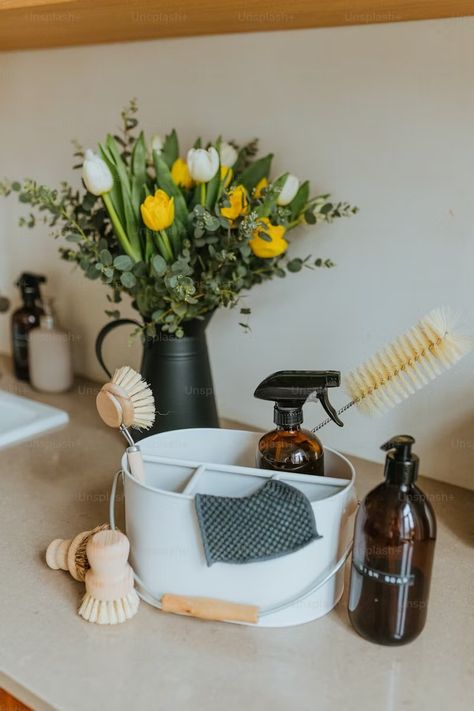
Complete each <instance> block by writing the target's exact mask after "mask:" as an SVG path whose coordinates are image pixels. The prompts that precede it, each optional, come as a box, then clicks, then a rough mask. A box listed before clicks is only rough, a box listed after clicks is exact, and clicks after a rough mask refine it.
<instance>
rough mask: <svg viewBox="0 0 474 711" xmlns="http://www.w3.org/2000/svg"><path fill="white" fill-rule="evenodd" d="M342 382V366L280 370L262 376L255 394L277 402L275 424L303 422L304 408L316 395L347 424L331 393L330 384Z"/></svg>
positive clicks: (332, 386) (328, 411) (333, 418)
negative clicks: (329, 368)
mask: <svg viewBox="0 0 474 711" xmlns="http://www.w3.org/2000/svg"><path fill="white" fill-rule="evenodd" d="M340 383H341V374H340V372H339V371H338V370H279V371H277V372H276V373H273V374H272V375H269V376H268V378H265V380H262V382H261V383H260V385H259V386H258V387H257V389H256V390H255V392H254V397H256V398H259V399H260V400H272V401H273V402H274V403H275V415H274V420H275V424H277V425H296V424H300V423H301V422H303V414H302V413H303V409H302V408H303V405H304V404H305V402H306V400H307V399H308V397H309V396H310V395H312V396H313V397H316V398H317V399H318V400H319V401H320V403H321V405H322V406H323V408H324V410H325V411H326V413H327V414H328V415H329V417H330V418H331V420H333V421H334V422H335V423H336V424H337V425H339V427H343V422H342V421H341V420H340V419H339V417H338V416H337V413H336V410H335V409H334V407H333V406H332V405H331V403H330V402H329V398H328V393H327V389H328V388H336V387H338V386H339V385H340Z"/></svg>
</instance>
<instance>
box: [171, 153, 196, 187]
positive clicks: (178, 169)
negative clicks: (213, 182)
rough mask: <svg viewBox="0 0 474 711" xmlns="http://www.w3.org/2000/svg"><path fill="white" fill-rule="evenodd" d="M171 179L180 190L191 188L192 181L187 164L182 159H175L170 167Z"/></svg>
mask: <svg viewBox="0 0 474 711" xmlns="http://www.w3.org/2000/svg"><path fill="white" fill-rule="evenodd" d="M171 177H172V178H173V180H174V182H175V183H176V185H179V186H180V187H182V188H191V187H192V185H193V179H192V178H191V173H190V172H189V168H188V164H187V163H186V161H185V160H183V159H182V158H177V159H176V160H175V162H174V163H173V165H172V167H171Z"/></svg>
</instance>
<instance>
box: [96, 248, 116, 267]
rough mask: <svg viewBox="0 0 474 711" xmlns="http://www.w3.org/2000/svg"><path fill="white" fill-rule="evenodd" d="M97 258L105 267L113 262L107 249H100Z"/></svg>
mask: <svg viewBox="0 0 474 711" xmlns="http://www.w3.org/2000/svg"><path fill="white" fill-rule="evenodd" d="M99 258H100V261H101V262H102V264H104V265H105V266H106V267H110V265H111V264H112V262H113V258H112V255H111V254H110V252H109V250H108V249H102V250H101V252H100V254H99Z"/></svg>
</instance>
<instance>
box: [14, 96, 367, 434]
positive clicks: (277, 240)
mask: <svg viewBox="0 0 474 711" xmlns="http://www.w3.org/2000/svg"><path fill="white" fill-rule="evenodd" d="M136 110H137V107H136V104H135V102H131V104H130V105H129V106H128V107H127V108H126V109H125V110H124V111H123V112H122V121H123V126H122V130H121V132H120V133H119V134H118V135H108V136H107V137H106V139H105V141H104V142H103V143H101V144H99V146H98V152H96V153H94V152H92V151H90V150H87V151H84V150H83V149H82V147H81V146H80V145H78V144H77V143H76V144H75V145H76V151H75V157H76V158H77V159H78V162H77V165H76V166H75V167H76V168H80V169H81V170H82V180H83V184H84V186H85V191H84V190H77V189H75V188H73V187H72V186H71V185H69V183H67V182H63V183H62V184H61V186H60V188H59V189H58V190H52V189H50V188H48V187H46V186H44V185H39V184H38V183H37V182H35V181H33V180H25V181H24V182H23V183H19V182H11V181H4V182H0V194H4V195H8V194H10V193H12V192H13V193H15V192H16V193H17V194H18V196H19V199H20V201H21V202H22V203H25V204H26V205H29V206H30V207H31V208H32V211H31V213H30V215H29V216H28V217H22V218H21V219H20V223H21V224H23V225H27V226H29V227H33V226H34V225H35V224H36V221H37V216H38V215H39V216H40V217H42V218H43V221H44V222H46V224H48V225H50V226H51V227H53V228H54V232H55V236H59V237H62V238H64V239H65V240H66V242H67V246H61V248H60V251H61V254H62V256H63V257H64V258H65V259H67V260H69V261H71V262H74V263H76V264H78V265H79V267H80V268H81V269H82V270H83V271H84V273H85V275H86V276H87V277H88V278H89V279H100V280H101V281H102V282H103V283H104V284H106V285H107V286H108V287H109V288H110V293H109V294H108V295H107V298H108V300H109V302H110V303H111V307H110V308H109V309H108V310H107V312H106V313H107V314H108V315H109V316H110V317H111V318H112V319H114V321H111V322H110V323H108V324H107V325H106V326H104V328H103V329H102V331H101V332H100V333H99V335H98V337H97V341H96V353H97V355H98V358H99V362H100V363H101V365H102V366H103V367H104V369H105V370H106V371H107V372H109V371H108V370H107V368H106V366H105V364H104V362H103V359H102V354H101V347H102V341H103V339H104V336H105V335H107V333H109V332H110V331H111V330H112V329H113V328H115V326H117V325H122V324H123V323H134V324H135V325H136V327H137V329H138V330H139V331H141V332H142V340H143V345H144V351H143V361H142V366H141V372H142V375H143V377H144V378H145V380H147V382H148V383H149V384H150V385H151V388H152V390H153V392H154V395H155V399H156V401H157V403H158V407H159V410H160V412H163V413H166V414H165V415H163V416H161V415H159V416H158V417H157V419H156V421H155V426H154V429H153V431H152V432H157V431H162V430H171V429H180V428H183V427H196V426H199V427H216V426H218V417H217V409H216V404H215V399H214V391H213V385H212V376H211V370H210V366H209V358H208V352H207V345H206V339H205V327H206V325H207V323H208V321H209V318H210V317H211V315H212V313H213V312H214V311H215V310H216V309H217V308H218V307H220V306H235V305H236V304H237V303H238V302H239V300H240V297H241V296H242V294H243V293H245V292H246V291H248V290H249V289H251V288H252V287H253V286H254V285H255V284H260V283H262V282H263V281H266V280H268V279H272V278H273V277H284V276H285V275H286V274H287V272H298V271H300V270H301V269H303V268H314V267H315V266H316V267H321V266H326V267H330V266H332V262H331V261H330V260H322V259H316V260H312V259H311V258H310V257H306V258H304V259H303V258H301V257H298V256H293V257H292V256H290V254H289V242H290V234H291V233H292V231H293V230H294V229H295V228H296V227H298V226H299V225H301V224H308V225H314V224H317V223H319V222H331V221H332V220H333V219H335V218H336V217H341V216H346V215H352V214H354V213H355V212H356V208H355V207H352V206H350V205H349V204H347V203H341V202H339V203H334V202H332V201H330V199H329V196H328V195H319V196H316V197H310V189H309V183H308V181H305V182H301V183H300V181H299V179H298V178H296V177H295V176H294V175H291V174H289V173H284V174H283V175H279V176H272V173H271V165H272V155H271V154H270V155H266V156H264V157H262V158H257V157H256V154H257V142H256V141H253V142H251V143H248V144H246V145H243V146H238V145H237V144H235V143H227V142H225V141H223V140H221V139H220V138H218V139H217V140H216V141H214V142H213V143H209V144H206V145H203V144H202V142H201V139H198V140H197V141H196V142H195V144H194V146H193V147H191V148H190V149H189V150H188V151H187V153H186V154H184V153H183V152H182V150H181V148H180V145H179V142H178V136H177V135H176V132H175V131H172V132H171V133H170V134H169V135H167V136H166V137H165V138H161V137H159V136H154V137H153V138H152V140H151V142H150V144H148V143H147V141H146V139H145V136H144V134H143V132H140V133H138V134H137V130H136V129H137V125H138V122H137V119H136V117H135V114H136ZM123 294H127V295H129V296H130V297H131V299H132V305H133V307H134V308H135V309H136V310H137V311H138V312H139V314H140V316H141V320H140V321H135V320H133V321H130V319H121V318H120V313H119V311H118V310H117V306H116V305H117V304H118V303H119V302H120V301H121V299H122V295H123ZM241 313H242V314H243V316H242V319H241V325H242V326H243V327H244V328H247V329H248V328H249V325H248V315H249V314H250V309H249V308H248V307H243V308H241Z"/></svg>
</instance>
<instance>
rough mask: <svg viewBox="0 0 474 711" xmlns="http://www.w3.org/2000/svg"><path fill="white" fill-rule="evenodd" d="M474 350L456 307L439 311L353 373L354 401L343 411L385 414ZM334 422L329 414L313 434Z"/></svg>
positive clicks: (349, 384) (350, 385)
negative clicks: (460, 326)
mask: <svg viewBox="0 0 474 711" xmlns="http://www.w3.org/2000/svg"><path fill="white" fill-rule="evenodd" d="M470 348H471V340H470V339H469V338H468V337H467V336H465V335H464V334H463V333H462V332H461V331H459V330H457V329H456V318H455V316H454V315H453V313H452V311H451V310H450V309H449V308H446V307H444V308H439V309H434V310H433V311H430V313H429V314H427V315H426V316H425V317H424V318H422V319H421V320H420V321H419V322H418V323H417V324H416V325H415V326H413V327H412V328H411V329H410V330H409V331H407V332H406V333H405V334H403V335H401V336H399V337H398V338H396V339H395V340H394V341H393V342H392V343H390V344H389V345H387V346H385V348H382V350H380V351H379V352H378V353H376V354H375V355H373V356H372V357H371V358H369V359H368V360H367V361H365V363H362V365H359V366H358V367H357V368H355V369H354V370H353V371H352V372H351V373H349V375H348V376H347V377H346V378H345V381H344V386H345V389H346V391H347V392H348V394H349V396H350V397H351V401H350V402H348V403H347V405H344V407H341V409H340V410H338V411H337V414H338V415H341V414H342V413H343V412H345V411H346V410H348V409H349V408H350V407H352V406H353V405H356V406H357V407H358V408H359V409H360V410H361V411H362V412H365V413H368V414H378V413H382V412H385V411H386V410H388V409H390V408H391V407H395V405H398V404H399V403H400V402H402V400H404V399H406V398H407V397H409V396H410V395H413V393H415V392H416V390H419V389H420V388H422V387H424V386H425V385H427V384H428V383H429V382H430V381H431V380H434V379H435V378H436V377H437V376H438V375H440V374H441V373H442V372H443V371H445V370H447V369H448V368H450V367H451V366H453V365H455V363H457V362H458V361H459V360H460V359H461V358H462V357H463V356H464V355H465V354H466V353H468V352H469V350H470ZM329 422H331V419H330V418H327V419H326V420H324V421H323V422H321V423H320V424H319V425H318V426H317V427H315V428H314V429H313V432H317V431H318V430H320V429H321V428H322V427H325V425H327V424H328V423H329Z"/></svg>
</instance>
